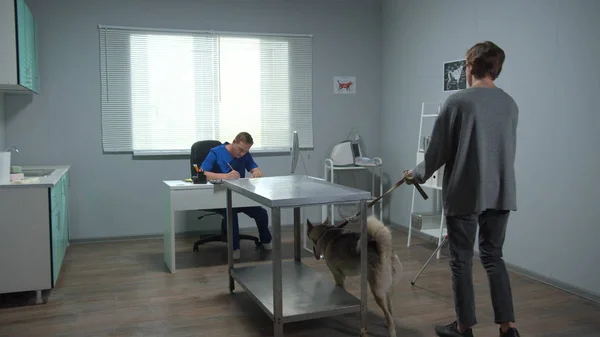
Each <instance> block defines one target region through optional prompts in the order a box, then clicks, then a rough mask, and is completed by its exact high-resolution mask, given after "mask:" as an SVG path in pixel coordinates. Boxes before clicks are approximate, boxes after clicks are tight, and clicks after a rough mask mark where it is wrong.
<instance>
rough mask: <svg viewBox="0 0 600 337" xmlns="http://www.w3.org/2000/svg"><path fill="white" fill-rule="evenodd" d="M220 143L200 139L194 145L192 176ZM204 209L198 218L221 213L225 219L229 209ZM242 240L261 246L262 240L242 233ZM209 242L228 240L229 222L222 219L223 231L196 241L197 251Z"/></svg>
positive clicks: (191, 166) (192, 150)
mask: <svg viewBox="0 0 600 337" xmlns="http://www.w3.org/2000/svg"><path fill="white" fill-rule="evenodd" d="M219 145H221V142H219V141H218V140H200V141H197V142H195V143H194V144H193V145H192V149H191V152H190V173H191V175H192V176H194V175H196V170H195V169H194V164H196V165H198V167H200V166H202V162H203V161H204V159H206V156H208V153H209V152H210V149H212V148H213V147H215V146H219ZM204 211H205V212H206V214H203V215H202V216H199V217H198V220H200V219H202V218H204V217H205V216H209V215H220V216H221V218H222V219H225V212H226V211H227V210H226V209H209V210H204ZM240 240H251V241H254V244H255V245H256V246H260V240H259V239H258V237H256V236H252V235H245V234H240ZM207 242H227V224H226V223H224V221H221V233H219V234H213V235H209V236H207V237H204V238H201V239H200V240H198V241H196V242H194V251H195V252H197V251H198V246H199V245H203V244H205V243H207Z"/></svg>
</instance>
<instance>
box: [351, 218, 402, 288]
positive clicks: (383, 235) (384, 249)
mask: <svg viewBox="0 0 600 337" xmlns="http://www.w3.org/2000/svg"><path fill="white" fill-rule="evenodd" d="M367 234H368V235H369V236H370V237H372V238H374V239H375V242H377V250H378V251H379V252H380V254H381V258H382V259H386V260H389V261H391V267H392V278H393V279H394V280H398V279H399V278H398V277H397V276H399V275H400V274H401V273H402V269H403V266H402V262H400V258H399V257H398V255H397V254H396V252H394V249H393V246H392V232H391V231H390V229H389V228H388V227H386V226H385V225H384V224H383V222H381V221H380V220H379V219H377V218H376V217H374V216H369V217H368V218H367ZM359 250H360V249H359Z"/></svg>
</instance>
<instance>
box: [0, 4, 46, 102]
mask: <svg viewBox="0 0 600 337" xmlns="http://www.w3.org/2000/svg"><path fill="white" fill-rule="evenodd" d="M39 90H40V76H39V66H38V30H37V23H36V21H35V18H34V17H33V14H32V13H31V11H30V10H29V7H28V6H27V4H26V3H25V0H0V92H34V93H39Z"/></svg>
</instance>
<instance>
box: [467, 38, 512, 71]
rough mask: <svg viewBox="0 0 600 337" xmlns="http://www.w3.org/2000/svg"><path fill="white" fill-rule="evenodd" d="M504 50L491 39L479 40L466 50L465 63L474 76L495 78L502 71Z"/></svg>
mask: <svg viewBox="0 0 600 337" xmlns="http://www.w3.org/2000/svg"><path fill="white" fill-rule="evenodd" d="M505 57H506V55H505V54H504V50H502V48H500V47H498V45H496V44H495V43H493V42H491V41H484V42H479V43H477V44H476V45H474V46H473V47H471V48H470V49H469V50H468V51H467V60H466V63H467V65H468V66H471V74H473V76H475V78H484V77H486V75H487V76H490V78H491V79H492V80H495V79H496V78H498V76H499V75H500V72H501V71H502V65H503V64H504V58H505Z"/></svg>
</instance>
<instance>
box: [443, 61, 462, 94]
mask: <svg viewBox="0 0 600 337" xmlns="http://www.w3.org/2000/svg"><path fill="white" fill-rule="evenodd" d="M466 68H467V61H466V60H464V59H463V60H454V61H449V62H444V91H458V90H462V89H466V88H467V73H466V70H467V69H466Z"/></svg>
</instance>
